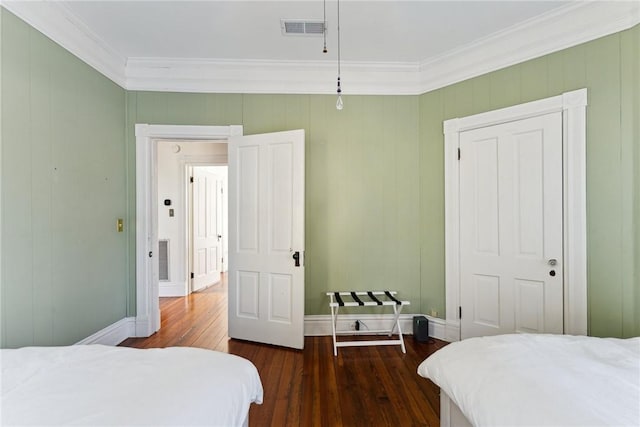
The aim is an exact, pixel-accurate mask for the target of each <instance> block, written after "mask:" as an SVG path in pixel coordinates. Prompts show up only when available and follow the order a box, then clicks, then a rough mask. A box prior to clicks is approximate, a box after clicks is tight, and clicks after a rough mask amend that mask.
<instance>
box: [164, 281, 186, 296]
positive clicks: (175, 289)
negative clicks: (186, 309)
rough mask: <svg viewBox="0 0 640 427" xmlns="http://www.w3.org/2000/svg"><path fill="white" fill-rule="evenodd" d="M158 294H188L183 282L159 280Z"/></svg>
mask: <svg viewBox="0 0 640 427" xmlns="http://www.w3.org/2000/svg"><path fill="white" fill-rule="evenodd" d="M158 295H159V296H161V297H184V296H187V295H189V293H188V292H187V286H186V285H185V284H184V283H176V282H160V286H159V288H158Z"/></svg>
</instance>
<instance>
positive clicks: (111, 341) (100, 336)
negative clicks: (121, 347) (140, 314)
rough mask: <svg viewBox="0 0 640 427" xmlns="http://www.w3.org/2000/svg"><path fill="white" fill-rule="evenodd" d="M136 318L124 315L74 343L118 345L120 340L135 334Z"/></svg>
mask: <svg viewBox="0 0 640 427" xmlns="http://www.w3.org/2000/svg"><path fill="white" fill-rule="evenodd" d="M135 329H136V318H135V317H125V318H124V319H120V320H118V321H117V322H116V323H113V324H111V325H109V326H107V327H106V328H104V329H101V330H99V331H98V332H96V333H95V334H93V335H91V336H88V337H87V338H85V339H83V340H81V341H78V342H77V343H76V344H75V345H84V344H104V345H118V344H120V343H121V342H122V341H124V340H126V339H127V338H129V337H132V336H134V335H135Z"/></svg>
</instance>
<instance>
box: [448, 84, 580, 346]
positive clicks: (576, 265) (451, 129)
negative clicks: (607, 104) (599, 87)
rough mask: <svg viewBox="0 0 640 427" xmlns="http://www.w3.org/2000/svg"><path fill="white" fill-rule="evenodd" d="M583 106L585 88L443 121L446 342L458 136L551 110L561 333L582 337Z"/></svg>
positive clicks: (456, 247) (454, 264)
mask: <svg viewBox="0 0 640 427" xmlns="http://www.w3.org/2000/svg"><path fill="white" fill-rule="evenodd" d="M586 107H587V89H579V90H575V91H572V92H565V93H563V94H562V95H558V96H554V97H551V98H545V99H541V100H538V101H532V102H527V103H525V104H520V105H516V106H513V107H508V108H503V109H500V110H494V111H489V112H486V113H481V114H475V115H473V116H468V117H464V118H456V119H451V120H445V121H444V124H443V125H444V162H445V166H444V170H445V189H444V191H445V292H446V297H445V298H446V319H445V320H446V337H447V340H448V341H459V340H460V320H459V317H458V307H459V306H460V205H459V200H460V199H459V198H460V182H459V162H458V148H459V147H460V143H459V136H460V133H461V132H464V131H468V130H472V129H477V128H481V127H486V126H492V125H497V124H500V123H505V122H510V121H514V120H521V119H526V118H529V117H535V116H540V115H543V114H548V113H554V112H562V127H563V148H562V150H563V160H562V161H563V194H564V197H563V231H564V232H563V242H564V243H563V251H564V333H565V334H573V335H586V334H587V222H586V209H587V204H586ZM462 155H464V153H462Z"/></svg>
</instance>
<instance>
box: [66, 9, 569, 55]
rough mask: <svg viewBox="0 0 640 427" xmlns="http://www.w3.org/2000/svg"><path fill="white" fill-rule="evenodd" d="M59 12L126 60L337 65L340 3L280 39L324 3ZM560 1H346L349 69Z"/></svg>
mask: <svg viewBox="0 0 640 427" xmlns="http://www.w3.org/2000/svg"><path fill="white" fill-rule="evenodd" d="M64 4H65V6H66V7H67V8H68V9H69V11H70V12H71V13H73V14H74V15H75V16H76V17H77V18H78V19H80V20H81V21H82V22H83V23H84V24H85V25H87V27H89V28H90V29H91V30H92V31H93V32H94V33H95V34H96V35H97V36H98V37H100V38H101V39H102V40H103V41H104V42H106V43H107V44H108V45H109V46H111V47H112V48H113V49H114V50H115V51H116V52H118V53H119V54H120V55H122V56H124V57H163V58H208V59H245V60H246V59H259V60H276V61H282V60H286V61H320V60H335V59H336V52H337V49H336V47H337V3H336V2H335V1H328V2H327V4H326V10H327V28H328V33H327V45H328V50H329V52H328V54H327V55H325V54H323V53H322V46H323V39H322V37H321V36H320V37H319V36H285V35H283V34H282V31H281V29H280V20H281V19H314V20H320V21H322V20H323V1H322V0H313V1H312V0H306V1H238V0H236V1H71V2H64ZM566 4H567V2H559V1H518V2H515V1H512V2H505V1H353V0H351V1H349V0H347V1H345V0H343V1H342V2H341V3H340V24H341V25H340V26H341V29H340V30H341V53H342V59H343V60H345V61H361V62H420V61H423V60H426V59H429V58H432V57H434V56H436V55H440V54H443V53H445V52H447V51H450V50H452V49H455V48H458V47H460V46H463V45H465V44H468V43H471V42H473V41H474V40H477V39H480V38H483V37H486V36H488V35H490V34H492V33H495V32H497V31H500V30H503V29H505V28H508V27H511V26H513V25H517V24H519V23H521V22H523V21H526V20H527V19H531V18H533V17H536V16H539V15H540V14H543V13H546V12H549V11H550V10H553V9H554V8H558V7H560V6H563V5H566Z"/></svg>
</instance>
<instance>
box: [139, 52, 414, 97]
mask: <svg viewBox="0 0 640 427" xmlns="http://www.w3.org/2000/svg"><path fill="white" fill-rule="evenodd" d="M342 78H343V81H348V82H349V86H348V88H347V87H346V86H345V90H347V91H348V92H345V93H346V94H348V95H357V94H366V95H416V94H418V93H417V91H418V90H419V83H420V82H419V65H418V64H417V63H374V62H349V61H344V62H343V63H342ZM334 80H335V64H334V63H330V62H327V61H261V60H234V61H231V60H219V59H183V58H129V60H128V61H127V89H129V90H148V91H169V92H204V93H273V94H328V93H334V92H335V87H334V86H335V81H334Z"/></svg>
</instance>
